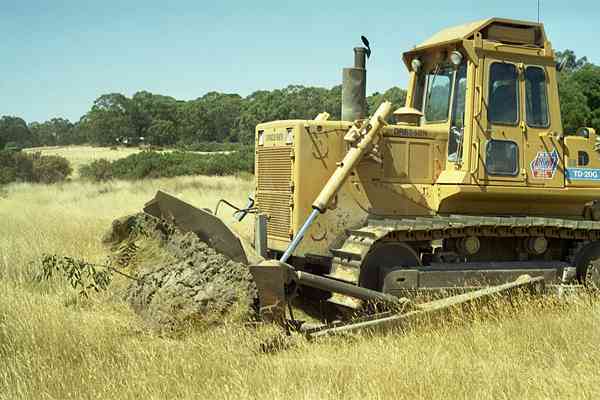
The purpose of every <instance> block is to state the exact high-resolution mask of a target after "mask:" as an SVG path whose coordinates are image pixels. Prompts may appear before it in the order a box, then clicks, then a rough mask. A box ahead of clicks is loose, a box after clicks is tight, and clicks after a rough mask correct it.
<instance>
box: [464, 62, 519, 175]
mask: <svg viewBox="0 0 600 400" xmlns="http://www.w3.org/2000/svg"><path fill="white" fill-rule="evenodd" d="M483 67H484V68H483V71H482V72H483V74H482V79H481V92H482V97H483V101H482V102H481V103H482V104H481V111H480V113H479V114H480V115H479V117H480V118H479V119H478V123H477V124H475V125H476V127H475V129H477V131H478V135H477V141H476V146H477V149H478V150H477V153H478V159H477V160H476V168H477V171H478V172H477V178H478V179H477V180H478V183H479V184H482V185H503V186H507V185H508V186H523V185H525V179H526V172H525V165H524V163H525V160H524V156H523V147H524V140H523V131H522V124H521V122H522V116H523V115H522V110H521V84H520V80H519V76H520V72H519V65H518V63H517V60H511V59H495V58H485V60H484V63H483Z"/></svg>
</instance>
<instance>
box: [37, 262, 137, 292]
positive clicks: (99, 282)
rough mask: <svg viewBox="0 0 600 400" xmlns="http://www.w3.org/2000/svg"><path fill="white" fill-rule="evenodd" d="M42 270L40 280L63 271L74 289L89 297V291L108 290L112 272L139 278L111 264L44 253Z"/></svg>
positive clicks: (47, 278) (45, 279) (130, 277)
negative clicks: (94, 262) (100, 263)
mask: <svg viewBox="0 0 600 400" xmlns="http://www.w3.org/2000/svg"><path fill="white" fill-rule="evenodd" d="M41 267H42V271H41V274H40V275H39V276H38V280H39V281H48V280H50V279H51V278H52V277H53V276H54V275H55V273H61V274H62V275H63V276H64V277H65V278H66V279H67V281H68V282H69V284H70V285H71V287H72V288H73V289H79V294H80V295H82V296H83V297H89V291H90V290H93V291H95V292H99V291H101V290H106V289H107V288H108V286H109V285H110V283H111V281H112V274H113V273H117V274H119V275H122V276H124V277H126V278H128V279H132V280H138V279H137V278H134V277H133V276H130V275H127V274H125V273H123V272H121V271H119V270H117V269H115V268H113V267H111V266H109V265H99V264H93V263H89V262H87V261H85V260H80V259H76V258H73V257H65V256H58V255H56V254H44V255H43V256H42V260H41Z"/></svg>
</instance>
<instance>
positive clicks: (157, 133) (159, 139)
mask: <svg viewBox="0 0 600 400" xmlns="http://www.w3.org/2000/svg"><path fill="white" fill-rule="evenodd" d="M146 137H147V139H148V142H149V143H151V144H154V145H159V146H165V145H171V144H175V141H176V139H177V129H176V127H175V124H174V123H173V122H172V121H165V120H162V119H157V120H154V121H153V122H152V125H150V128H148V131H147V133H146Z"/></svg>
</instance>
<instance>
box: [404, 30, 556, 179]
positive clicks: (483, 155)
mask: <svg viewBox="0 0 600 400" xmlns="http://www.w3.org/2000/svg"><path fill="white" fill-rule="evenodd" d="M404 61H405V63H406V65H407V67H408V68H409V70H410V82H409V91H408V94H407V104H406V106H407V107H413V108H415V109H417V110H419V111H421V112H422V113H423V117H422V118H421V119H420V121H419V126H420V127H421V128H422V129H424V130H426V131H428V132H432V133H434V136H435V138H436V139H437V140H440V141H443V142H444V143H445V146H444V147H445V152H444V153H445V160H444V161H445V171H452V172H453V175H452V179H455V180H454V181H452V180H450V181H445V183H467V184H468V183H471V184H478V185H501V186H532V185H533V186H545V187H556V188H560V187H564V168H562V167H564V154H565V152H564V145H563V143H562V141H561V139H562V135H563V133H562V124H561V120H560V109H559V107H558V87H557V83H556V69H555V62H554V53H553V50H552V48H551V46H550V43H549V42H548V41H547V40H546V37H545V34H544V29H543V26H542V25H541V24H536V23H530V22H519V21H512V20H502V19H489V20H484V21H478V22H474V23H471V24H466V25H463V26H459V27H454V28H449V29H447V30H444V31H442V32H440V33H438V34H436V35H434V36H433V37H432V38H430V39H429V40H427V41H426V42H424V43H423V44H421V45H419V46H417V47H416V48H415V49H413V50H411V51H409V52H407V53H405V54H404ZM456 172H462V174H463V175H460V173H456ZM442 174H443V173H442Z"/></svg>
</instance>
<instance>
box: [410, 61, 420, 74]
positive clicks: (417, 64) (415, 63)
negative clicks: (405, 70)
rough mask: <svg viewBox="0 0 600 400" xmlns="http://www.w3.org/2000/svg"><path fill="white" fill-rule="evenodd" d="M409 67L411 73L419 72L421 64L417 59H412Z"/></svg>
mask: <svg viewBox="0 0 600 400" xmlns="http://www.w3.org/2000/svg"><path fill="white" fill-rule="evenodd" d="M410 66H411V67H412V69H413V71H415V72H419V70H420V69H421V67H422V66H423V64H422V63H421V60H419V59H418V58H413V60H412V61H411V62H410Z"/></svg>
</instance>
